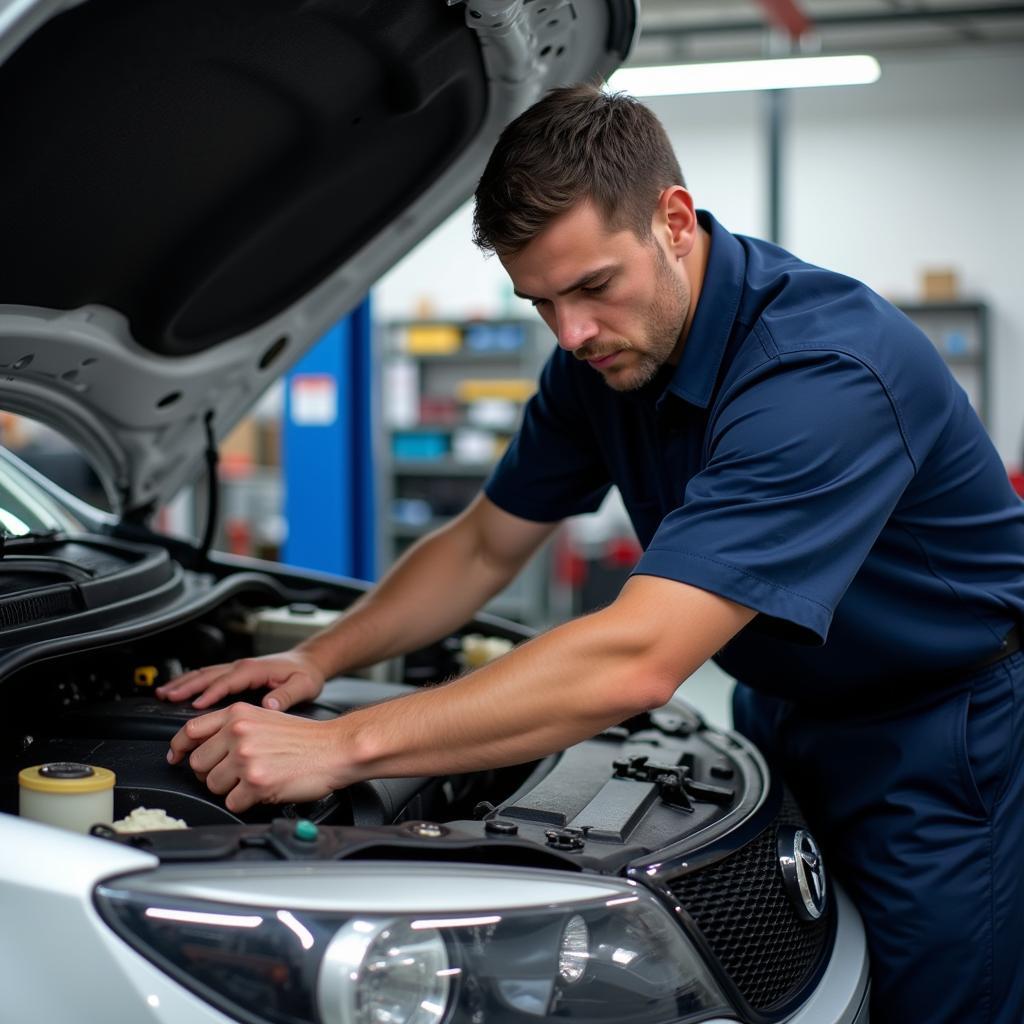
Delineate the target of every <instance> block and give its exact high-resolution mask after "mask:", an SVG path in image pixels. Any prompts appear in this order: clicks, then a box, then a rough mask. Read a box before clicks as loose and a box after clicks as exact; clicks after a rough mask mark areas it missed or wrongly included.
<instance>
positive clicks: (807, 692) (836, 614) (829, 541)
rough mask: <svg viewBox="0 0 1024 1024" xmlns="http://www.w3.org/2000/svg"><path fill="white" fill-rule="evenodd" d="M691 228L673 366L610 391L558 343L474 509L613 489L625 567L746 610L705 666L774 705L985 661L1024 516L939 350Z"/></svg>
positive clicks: (720, 237)
mask: <svg viewBox="0 0 1024 1024" xmlns="http://www.w3.org/2000/svg"><path fill="white" fill-rule="evenodd" d="M699 217H700V223H701V225H702V226H703V227H704V228H705V230H707V231H708V232H709V234H710V254H709V258H708V265H707V270H706V273H705V278H704V283H703V286H702V290H701V293H700V298H699V300H698V303H697V309H696V313H695V315H694V320H693V324H692V327H691V330H690V334H689V336H688V338H687V341H686V345H685V348H684V351H683V355H682V359H681V360H680V362H679V364H678V366H676V367H663V368H662V370H661V372H660V373H659V374H658V376H657V377H656V378H655V379H654V380H652V381H651V382H650V383H649V384H648V385H646V386H644V387H643V388H639V389H637V390H636V391H632V392H616V391H614V390H613V389H611V388H610V387H608V385H606V384H605V383H604V381H603V379H602V378H601V375H600V374H599V373H597V372H595V371H594V370H593V369H591V368H590V367H589V366H587V365H586V364H585V363H583V362H581V361H579V360H577V359H575V358H574V357H573V356H572V355H571V354H569V353H567V352H564V351H562V350H560V349H556V350H555V351H554V352H553V353H552V355H551V357H550V359H549V360H548V361H547V363H546V365H545V367H544V369H543V372H542V374H541V378H540V384H539V389H538V391H537V394H536V395H535V396H534V397H533V398H532V399H531V400H530V402H529V403H528V405H527V407H526V410H525V413H524V419H523V423H522V426H521V428H520V430H519V432H518V434H517V435H516V437H515V438H514V439H513V441H512V443H511V445H510V446H509V448H508V451H507V452H506V454H505V456H504V457H503V458H502V460H501V462H500V463H499V464H498V466H497V467H496V469H495V471H494V473H493V474H492V476H491V477H490V479H489V480H488V481H487V484H486V485H485V492H486V494H487V496H488V497H489V498H490V499H491V500H492V501H493V502H494V503H495V504H496V505H498V506H499V507H501V508H503V509H505V510H506V511H508V512H510V513H512V514H513V515H517V516H521V517H523V518H525V519H531V520H537V521H546V522H547V521H554V520H558V519H562V518H564V517H566V516H571V515H575V514H578V513H582V512H590V511H593V510H595V509H596V508H597V507H598V506H599V505H600V503H601V501H602V500H603V498H604V496H605V494H606V493H607V491H608V489H609V488H610V487H611V486H613V485H614V486H616V487H618V489H619V491H620V492H621V494H622V498H623V501H624V504H625V506H626V509H627V511H628V512H629V515H630V518H631V520H632V523H633V526H634V528H635V529H636V533H637V537H638V538H639V540H640V543H641V545H642V546H643V548H644V553H643V555H642V557H641V558H640V561H639V563H638V564H637V566H636V568H635V570H634V572H636V573H642V574H646V575H651V576H661V577H664V578H666V579H673V580H679V581H681V582H683V583H688V584H691V585H692V586H695V587H700V588H702V589H704V590H707V591H710V592H712V593H715V594H719V595H721V596H723V597H726V598H729V599H730V600H733V601H736V602H738V603H739V604H742V605H746V606H747V607H749V608H752V609H754V610H756V611H757V612H759V613H760V614H759V615H758V616H757V617H756V618H755V619H754V620H753V621H752V622H751V624H750V625H749V626H747V627H746V628H745V629H744V630H743V631H742V632H741V633H739V634H738V635H737V636H736V637H735V638H734V639H733V640H732V641H731V642H730V643H729V644H728V645H727V646H726V647H725V648H724V649H723V650H722V651H721V652H719V654H718V655H717V656H716V659H715V660H716V661H717V662H718V663H719V664H720V665H721V666H722V667H723V668H724V669H725V670H726V671H727V672H729V673H730V674H732V675H734V676H736V677H737V678H739V679H742V680H743V681H744V682H746V683H748V684H750V685H752V686H754V687H755V688H758V689H761V690H763V691H766V692H769V693H777V694H780V695H782V696H786V697H790V698H796V699H802V698H805V699H812V698H819V699H820V698H822V697H826V696H836V695H839V694H842V693H849V694H857V693H860V694H864V693H866V692H867V691H868V689H869V687H870V683H871V681H875V682H876V683H877V684H878V685H879V687H880V688H881V686H882V683H883V682H884V686H885V688H889V687H891V686H892V684H893V681H897V684H898V681H899V680H900V679H904V678H906V679H908V680H909V679H915V680H920V679H921V678H926V677H928V676H929V675H930V674H931V675H936V677H938V676H939V675H940V674H948V673H949V671H950V670H951V669H955V668H957V667H959V666H965V665H970V664H972V663H975V662H977V661H978V660H979V659H982V658H984V657H985V656H987V655H989V654H991V653H992V652H994V651H995V650H996V649H997V648H998V646H999V644H1000V643H1001V641H1002V638H1003V637H1004V636H1005V634H1006V633H1007V632H1008V631H1009V629H1010V628H1011V627H1012V625H1013V624H1014V622H1017V621H1021V620H1024V504H1022V502H1021V501H1020V499H1019V498H1018V497H1017V496H1016V495H1015V494H1014V493H1013V490H1012V489H1011V487H1010V485H1009V482H1008V480H1007V476H1006V472H1005V469H1004V467H1003V465H1002V462H1001V461H1000V459H999V456H998V454H997V453H996V451H995V449H994V447H993V446H992V443H991V441H990V440H989V438H988V435H987V434H986V433H985V431H984V429H983V427H982V425H981V423H980V422H979V420H978V418H977V416H976V415H975V413H974V411H973V410H972V408H971V406H970V404H969V402H968V400H967V396H966V395H965V393H964V391H963V389H962V388H960V386H959V385H958V384H957V383H956V381H955V380H954V379H953V377H952V376H951V374H950V372H949V370H948V368H947V367H946V365H945V363H944V362H943V360H942V358H941V357H940V355H939V354H938V352H937V351H936V349H935V347H934V346H933V345H932V344H931V342H930V341H929V340H928V339H927V338H926V337H925V336H924V335H923V334H922V333H921V331H920V330H918V328H917V327H915V326H914V324H913V323H911V321H910V320H908V319H907V318H906V317H905V316H904V315H903V314H901V313H900V312H899V311H898V310H897V309H895V308H894V307H893V306H892V305H890V304H889V303H887V302H885V301H884V300H883V299H882V298H880V297H879V296H878V295H876V294H875V293H874V292H872V291H871V290H870V289H869V288H868V287H866V286H865V285H863V284H861V283H860V282H858V281H855V280H853V279H851V278H848V277H844V276H843V275H840V274H836V273H833V272H830V271H827V270H823V269H821V268H819V267H815V266H812V265H810V264H807V263H804V262H802V261H801V260H799V259H797V258H796V257H794V256H793V255H791V254H790V253H788V252H786V251H784V250H783V249H780V248H779V247H777V246H775V245H772V244H770V243H767V242H763V241H759V240H757V239H753V238H747V237H744V236H740V235H732V234H730V233H729V232H728V231H726V230H725V229H724V228H722V227H721V225H719V224H718V223H717V222H716V221H715V220H714V218H713V217H711V216H710V215H709V214H707V213H705V212H703V211H701V212H700V214H699ZM680 628H685V623H681V624H680ZM908 685H909V684H908Z"/></svg>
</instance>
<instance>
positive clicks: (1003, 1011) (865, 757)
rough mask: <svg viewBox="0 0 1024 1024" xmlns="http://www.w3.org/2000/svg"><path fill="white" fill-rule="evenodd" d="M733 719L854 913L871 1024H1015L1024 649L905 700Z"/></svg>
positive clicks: (748, 693)
mask: <svg viewBox="0 0 1024 1024" xmlns="http://www.w3.org/2000/svg"><path fill="white" fill-rule="evenodd" d="M823 685H826V684H825V683H823ZM733 714H734V721H735V725H736V728H737V730H738V731H739V732H741V733H743V734H744V735H745V736H747V737H748V738H749V739H751V740H753V741H754V743H756V744H757V745H758V747H759V748H760V749H761V751H762V753H764V755H765V756H766V757H767V758H768V760H769V762H770V763H773V764H774V765H775V766H776V768H777V769H781V771H782V774H783V776H784V778H785V779H786V782H787V783H788V785H789V786H790V789H791V790H792V791H793V793H794V795H795V796H796V798H797V800H798V801H799V803H800V805H801V808H802V809H803V811H804V814H805V815H806V817H807V820H808V824H809V825H810V827H811V829H812V831H813V833H814V835H815V838H816V839H817V840H818V842H819V844H820V845H821V847H822V850H823V853H824V855H825V865H826V870H829V869H831V872H832V876H833V878H838V879H839V880H840V882H841V883H842V884H843V886H844V887H845V889H846V891H847V892H848V893H849V895H850V896H851V897H852V899H853V901H854V902H855V903H856V905H857V908H858V909H859V910H860V913H861V916H862V918H863V919H864V925H865V928H866V931H867V936H868V947H869V952H870V956H871V975H872V980H871V983H872V1000H871V1021H872V1024H916V1022H921V1024H1022V1022H1024V652H1021V653H1017V654H1014V655H1011V656H1010V657H1008V658H1006V659H1004V660H1003V661H1000V662H998V663H996V664H995V665H991V666H989V667H988V668H986V669H984V670H982V671H981V672H979V673H977V674H976V675H975V676H973V677H972V678H971V679H969V680H966V681H964V682H963V683H960V684H958V685H957V686H956V687H954V688H952V689H950V688H947V689H946V690H944V692H943V693H942V694H940V695H935V696H933V697H931V698H926V699H923V700H919V701H917V702H916V703H915V704H914V705H913V706H912V707H909V708H908V707H905V708H902V709H900V710H891V709H890V710H887V711H886V712H884V713H882V712H876V713H874V714H867V713H864V714H859V713H858V714H839V713H838V712H833V711H831V710H830V711H829V712H828V713H823V712H822V711H820V710H819V711H811V710H808V709H807V708H802V707H798V706H795V705H794V704H792V703H789V702H786V701H783V700H780V699H778V698H775V697H768V696H765V695H763V694H758V693H756V692H755V691H754V690H752V689H751V688H750V687H747V686H743V685H738V686H737V688H736V694H735V696H734V698H733Z"/></svg>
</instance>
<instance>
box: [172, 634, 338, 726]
mask: <svg viewBox="0 0 1024 1024" xmlns="http://www.w3.org/2000/svg"><path fill="white" fill-rule="evenodd" d="M324 680H325V676H324V672H323V670H322V669H321V668H320V667H319V666H318V665H317V664H316V663H315V662H314V661H313V659H312V658H311V657H310V656H309V655H308V654H306V653H304V652H303V651H301V650H299V649H296V650H292V651H285V652H283V653H282V654H267V655H264V656H263V657H261V658H242V659H240V660H239V661H233V662H230V663H228V664H224V665H209V666H208V667H207V668H200V669H196V670H195V671H193V672H186V673H185V674H184V675H181V676H178V678H177V679H172V680H171V681H170V682H169V683H166V684H164V685H163V686H158V687H157V689H156V691H155V692H156V695H157V697H159V698H160V699H161V700H169V701H175V702H177V701H183V700H188V699H189V698H190V697H195V698H196V699H195V700H193V701H192V706H193V707H194V708H200V709H202V708H208V707H210V705H211V704H216V703H217V702H218V701H220V700H223V699H224V698H225V697H227V696H230V695H231V694H235V693H242V692H244V691H245V690H255V689H258V688H260V687H263V686H266V687H269V689H270V691H271V692H270V693H268V694H267V695H266V696H265V697H264V698H263V701H262V704H263V706H264V707H265V708H268V709H269V710H271V711H286V710H287V709H288V708H290V707H293V706H294V705H295V704H299V703H301V702H302V701H304V700H315V699H316V698H317V697H318V696H319V695H320V691H321V690H322V689H323V688H324ZM196 694H199V696H198V697H196Z"/></svg>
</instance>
